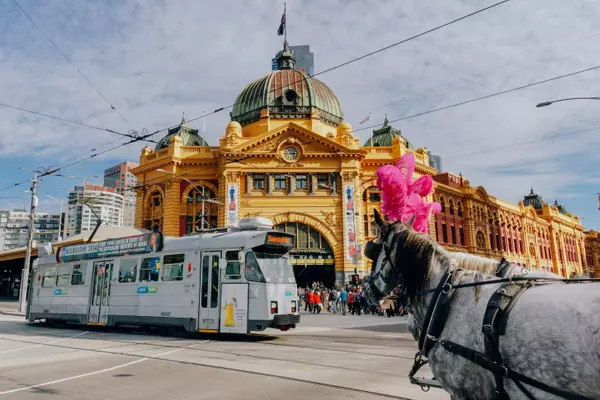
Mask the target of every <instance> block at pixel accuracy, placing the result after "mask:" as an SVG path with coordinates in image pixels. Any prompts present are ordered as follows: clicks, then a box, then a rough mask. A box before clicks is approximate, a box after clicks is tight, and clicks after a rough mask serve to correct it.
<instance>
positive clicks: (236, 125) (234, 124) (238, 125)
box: [227, 121, 242, 129]
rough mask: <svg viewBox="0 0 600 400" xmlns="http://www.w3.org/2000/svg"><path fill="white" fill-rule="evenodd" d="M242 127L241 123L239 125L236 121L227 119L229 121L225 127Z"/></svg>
mask: <svg viewBox="0 0 600 400" xmlns="http://www.w3.org/2000/svg"><path fill="white" fill-rule="evenodd" d="M229 128H231V129H242V125H240V123H239V122H237V121H229V123H228V124H227V129H229Z"/></svg>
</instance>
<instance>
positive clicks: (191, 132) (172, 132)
mask: <svg viewBox="0 0 600 400" xmlns="http://www.w3.org/2000/svg"><path fill="white" fill-rule="evenodd" d="M176 136H177V137H179V138H180V139H181V145H182V146H208V143H207V142H206V140H204V138H202V137H201V136H199V135H198V129H192V128H190V127H189V126H188V125H187V124H186V123H185V116H182V117H181V123H180V124H179V125H178V126H177V127H175V128H171V129H169V132H168V133H167V135H166V136H165V137H163V138H162V139H160V140H159V141H158V143H156V147H154V151H157V150H162V149H166V148H167V147H169V145H170V144H171V139H173V138H174V137H176Z"/></svg>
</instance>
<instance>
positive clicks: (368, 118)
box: [359, 113, 371, 125]
mask: <svg viewBox="0 0 600 400" xmlns="http://www.w3.org/2000/svg"><path fill="white" fill-rule="evenodd" d="M370 120H371V113H369V116H368V117H367V118H365V119H363V120H362V121H360V122H359V124H361V125H362V124H364V123H365V122H369V121H370Z"/></svg>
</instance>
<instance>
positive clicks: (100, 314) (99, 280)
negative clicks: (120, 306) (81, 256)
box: [88, 261, 114, 325]
mask: <svg viewBox="0 0 600 400" xmlns="http://www.w3.org/2000/svg"><path fill="white" fill-rule="evenodd" d="M113 265H114V263H113V261H97V262H95V263H94V267H93V268H94V275H93V284H92V299H91V301H90V313H89V316H88V323H91V324H101V325H106V323H107V322H108V309H109V302H108V299H109V296H110V281H111V277H112V269H113Z"/></svg>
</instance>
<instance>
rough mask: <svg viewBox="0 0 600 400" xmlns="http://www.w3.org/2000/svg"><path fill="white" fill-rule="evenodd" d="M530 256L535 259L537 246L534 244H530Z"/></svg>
mask: <svg viewBox="0 0 600 400" xmlns="http://www.w3.org/2000/svg"><path fill="white" fill-rule="evenodd" d="M529 255H530V256H533V257H535V256H536V254H535V245H534V244H533V243H529Z"/></svg>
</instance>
